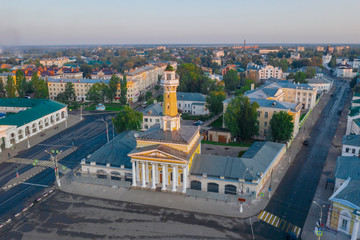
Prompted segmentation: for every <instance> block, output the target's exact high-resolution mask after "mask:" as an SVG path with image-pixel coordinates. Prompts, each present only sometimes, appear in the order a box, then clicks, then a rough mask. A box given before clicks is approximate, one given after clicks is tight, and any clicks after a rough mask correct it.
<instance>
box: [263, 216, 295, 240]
mask: <svg viewBox="0 0 360 240" xmlns="http://www.w3.org/2000/svg"><path fill="white" fill-rule="evenodd" d="M258 218H259V219H260V220H262V221H264V222H266V223H268V224H270V225H272V226H274V227H276V228H278V229H280V230H281V231H284V232H293V233H295V234H296V236H297V237H299V235H300V232H301V228H300V227H298V226H295V225H294V224H292V223H290V222H288V221H286V220H284V219H282V218H280V217H278V216H276V215H274V214H271V213H269V212H266V211H262V212H261V213H260V215H259V217H258Z"/></svg>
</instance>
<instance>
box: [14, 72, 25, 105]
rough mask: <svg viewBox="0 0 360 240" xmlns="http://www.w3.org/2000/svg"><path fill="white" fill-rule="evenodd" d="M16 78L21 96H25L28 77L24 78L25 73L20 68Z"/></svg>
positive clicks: (17, 88)
mask: <svg viewBox="0 0 360 240" xmlns="http://www.w3.org/2000/svg"><path fill="white" fill-rule="evenodd" d="M15 79H16V90H17V92H18V95H19V97H21V98H23V97H25V90H26V89H25V88H26V79H24V73H23V71H21V70H20V69H18V70H17V71H16V73H15Z"/></svg>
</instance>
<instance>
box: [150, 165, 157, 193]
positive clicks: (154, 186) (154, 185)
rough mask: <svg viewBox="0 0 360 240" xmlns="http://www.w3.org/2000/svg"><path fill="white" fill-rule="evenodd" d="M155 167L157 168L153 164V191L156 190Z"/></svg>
mask: <svg viewBox="0 0 360 240" xmlns="http://www.w3.org/2000/svg"><path fill="white" fill-rule="evenodd" d="M155 166H156V164H155V163H153V164H152V167H151V177H152V186H151V189H155V188H156V176H155Z"/></svg>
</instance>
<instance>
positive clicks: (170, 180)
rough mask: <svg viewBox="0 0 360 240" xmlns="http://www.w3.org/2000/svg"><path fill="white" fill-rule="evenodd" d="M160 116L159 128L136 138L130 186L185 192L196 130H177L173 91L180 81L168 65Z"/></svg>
mask: <svg viewBox="0 0 360 240" xmlns="http://www.w3.org/2000/svg"><path fill="white" fill-rule="evenodd" d="M162 85H163V87H164V104H163V113H164V114H163V117H162V118H161V121H160V125H155V126H154V127H152V128H150V129H149V130H148V132H146V133H145V134H143V135H141V136H138V137H137V138H136V144H137V146H136V149H134V150H133V151H131V152H130V153H129V154H128V156H130V157H131V163H132V176H133V177H132V187H138V186H140V187H141V188H151V189H156V188H158V187H159V188H160V187H161V190H162V191H170V190H171V191H172V192H183V193H186V188H187V185H188V183H187V176H188V173H189V170H190V167H191V164H192V160H193V158H194V156H195V154H196V153H200V142H201V138H200V134H199V128H198V127H193V126H183V127H180V114H179V113H178V109H177V99H176V89H177V87H178V85H179V79H178V78H177V77H176V75H175V70H174V69H173V68H172V67H170V66H168V67H167V68H166V69H165V71H164V76H163V80H162Z"/></svg>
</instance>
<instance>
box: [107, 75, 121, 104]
mask: <svg viewBox="0 0 360 240" xmlns="http://www.w3.org/2000/svg"><path fill="white" fill-rule="evenodd" d="M119 84H120V78H119V77H118V76H116V75H115V74H113V75H112V76H111V78H110V82H109V90H108V94H107V98H108V99H109V100H110V102H112V101H113V100H114V98H115V97H116V92H117V89H118V86H119Z"/></svg>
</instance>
